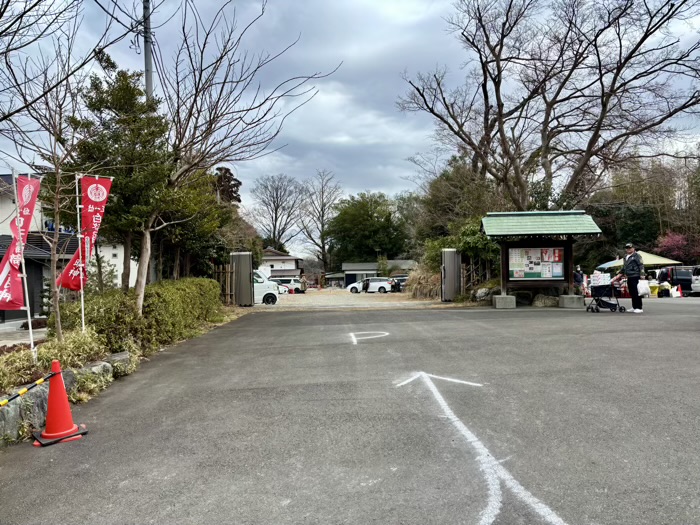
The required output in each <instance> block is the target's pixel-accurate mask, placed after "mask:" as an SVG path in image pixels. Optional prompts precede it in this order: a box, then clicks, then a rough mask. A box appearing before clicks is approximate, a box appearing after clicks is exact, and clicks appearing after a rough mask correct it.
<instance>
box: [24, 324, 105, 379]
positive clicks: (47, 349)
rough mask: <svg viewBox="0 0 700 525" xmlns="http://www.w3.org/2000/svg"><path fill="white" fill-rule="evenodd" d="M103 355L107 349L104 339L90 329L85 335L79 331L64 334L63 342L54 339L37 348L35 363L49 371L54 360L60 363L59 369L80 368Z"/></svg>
mask: <svg viewBox="0 0 700 525" xmlns="http://www.w3.org/2000/svg"><path fill="white" fill-rule="evenodd" d="M105 355H107V348H106V345H105V342H104V339H103V338H102V337H101V336H99V335H98V334H97V333H96V332H95V331H94V330H93V329H92V328H87V329H86V330H85V333H83V332H81V331H80V330H75V331H72V332H66V333H65V334H64V337H63V341H60V342H59V341H56V340H55V339H54V340H52V341H48V342H46V343H44V344H43V345H41V346H39V351H38V353H37V361H38V365H39V368H40V369H42V370H50V369H51V361H53V360H54V359H58V360H59V361H60V362H61V368H81V367H83V366H84V365H85V364H87V363H89V362H90V361H97V360H99V359H102V358H104V357H105Z"/></svg>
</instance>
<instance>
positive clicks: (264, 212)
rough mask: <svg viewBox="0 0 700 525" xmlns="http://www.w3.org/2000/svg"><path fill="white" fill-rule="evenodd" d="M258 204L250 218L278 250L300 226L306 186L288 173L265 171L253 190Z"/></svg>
mask: <svg viewBox="0 0 700 525" xmlns="http://www.w3.org/2000/svg"><path fill="white" fill-rule="evenodd" d="M251 194H252V195H253V198H254V199H255V207H254V208H253V210H252V211H251V219H252V221H253V224H254V225H255V226H256V228H257V229H258V231H259V232H260V233H261V235H262V237H263V238H265V239H267V240H268V241H269V243H270V244H271V246H272V247H273V248H274V249H276V250H279V249H281V248H282V247H283V246H284V245H286V244H287V243H289V241H291V240H292V239H294V238H295V237H297V236H298V235H299V234H300V233H301V230H300V229H299V228H298V227H297V224H298V222H299V218H300V216H301V211H302V205H303V203H304V191H303V186H302V185H301V184H300V183H299V181H297V180H296V179H293V178H292V177H290V176H289V175H284V174H283V173H280V174H279V175H266V176H265V177H261V178H259V179H258V180H256V181H255V185H254V186H253V189H252V190H251Z"/></svg>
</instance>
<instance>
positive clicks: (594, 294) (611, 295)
mask: <svg viewBox="0 0 700 525" xmlns="http://www.w3.org/2000/svg"><path fill="white" fill-rule="evenodd" d="M618 295H619V291H618V290H616V289H615V287H614V286H613V285H612V284H603V285H599V286H591V302H590V303H588V304H587V305H586V311H587V312H596V313H598V312H600V309H601V308H603V309H605V308H607V309H608V310H610V311H611V312H615V311H617V312H620V313H624V312H625V307H624V306H620V301H619V300H618V299H617V298H618Z"/></svg>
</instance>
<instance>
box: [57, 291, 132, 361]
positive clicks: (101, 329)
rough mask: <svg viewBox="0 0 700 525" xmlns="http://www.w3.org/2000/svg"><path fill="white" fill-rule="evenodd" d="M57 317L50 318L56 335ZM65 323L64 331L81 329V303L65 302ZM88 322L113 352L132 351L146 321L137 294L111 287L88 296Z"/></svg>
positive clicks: (86, 318)
mask: <svg viewBox="0 0 700 525" xmlns="http://www.w3.org/2000/svg"><path fill="white" fill-rule="evenodd" d="M55 323H56V320H55V318H54V316H51V317H50V318H49V333H50V334H53V330H54V327H55ZM61 325H62V327H63V330H64V331H69V330H79V329H80V328H81V320H80V302H78V301H76V302H73V303H64V304H62V305H61ZM85 325H86V326H89V327H90V328H91V329H93V330H94V331H95V332H96V333H97V334H98V335H99V336H101V337H102V338H103V339H104V340H105V343H106V345H107V349H108V351H109V352H111V353H119V352H126V351H131V350H132V349H133V346H134V341H140V340H141V338H142V331H143V320H142V319H140V318H139V316H138V312H137V310H136V300H135V298H134V296H133V294H124V293H122V292H121V291H119V290H109V291H107V292H105V293H103V294H101V295H92V296H90V297H86V298H85Z"/></svg>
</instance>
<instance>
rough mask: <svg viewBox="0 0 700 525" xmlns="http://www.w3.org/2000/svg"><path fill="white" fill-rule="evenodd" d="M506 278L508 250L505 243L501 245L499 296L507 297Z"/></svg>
mask: <svg viewBox="0 0 700 525" xmlns="http://www.w3.org/2000/svg"><path fill="white" fill-rule="evenodd" d="M507 278H508V248H507V247H506V243H505V242H502V243H501V295H508V294H507V290H506V279H507Z"/></svg>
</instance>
